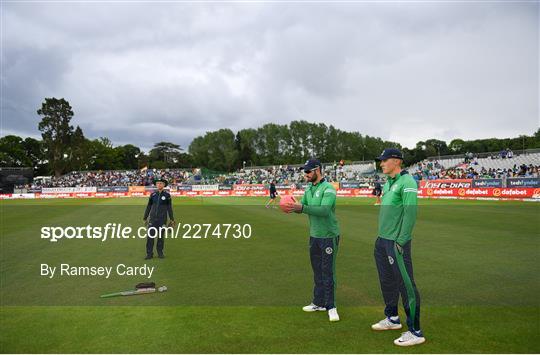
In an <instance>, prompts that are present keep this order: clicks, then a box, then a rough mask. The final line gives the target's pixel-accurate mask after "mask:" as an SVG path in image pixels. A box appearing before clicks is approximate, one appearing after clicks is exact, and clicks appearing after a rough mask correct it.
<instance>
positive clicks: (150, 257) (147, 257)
mask: <svg viewBox="0 0 540 355" xmlns="http://www.w3.org/2000/svg"><path fill="white" fill-rule="evenodd" d="M152 258H153V256H152V255H147V256H146V258H144V260H148V259H152Z"/></svg>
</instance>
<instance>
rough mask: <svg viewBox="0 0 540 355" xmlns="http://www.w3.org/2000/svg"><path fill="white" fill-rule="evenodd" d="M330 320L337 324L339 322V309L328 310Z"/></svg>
mask: <svg viewBox="0 0 540 355" xmlns="http://www.w3.org/2000/svg"><path fill="white" fill-rule="evenodd" d="M328 320H330V322H337V321H339V314H338V313H337V308H336V307H334V308H331V309H329V310H328Z"/></svg>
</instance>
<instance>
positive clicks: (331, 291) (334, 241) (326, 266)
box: [309, 237, 339, 309]
mask: <svg viewBox="0 0 540 355" xmlns="http://www.w3.org/2000/svg"><path fill="white" fill-rule="evenodd" d="M338 245H339V237H336V238H314V237H310V238H309V256H310V259H311V267H312V269H313V280H314V283H315V286H314V287H313V304H315V305H317V306H320V307H326V309H331V308H334V307H335V306H336V304H335V296H336V255H337V251H338Z"/></svg>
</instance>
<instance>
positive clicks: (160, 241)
mask: <svg viewBox="0 0 540 355" xmlns="http://www.w3.org/2000/svg"><path fill="white" fill-rule="evenodd" d="M163 225H165V223H161V222H150V223H149V224H148V227H154V228H155V229H154V228H152V229H148V234H147V236H146V255H148V256H153V255H154V239H157V243H156V251H157V253H158V255H162V254H163V247H164V246H165V237H164V234H165V231H163V230H162V229H161V228H160V227H161V226H163Z"/></svg>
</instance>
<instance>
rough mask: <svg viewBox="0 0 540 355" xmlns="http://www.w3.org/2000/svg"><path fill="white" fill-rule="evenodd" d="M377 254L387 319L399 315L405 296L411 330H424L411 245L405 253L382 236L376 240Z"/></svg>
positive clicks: (408, 244) (404, 305)
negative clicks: (421, 322) (421, 325)
mask: <svg viewBox="0 0 540 355" xmlns="http://www.w3.org/2000/svg"><path fill="white" fill-rule="evenodd" d="M374 255H375V263H376V264H377V271H378V272H379V281H380V283H381V291H382V295H383V299H384V303H385V305H386V307H385V309H384V314H385V315H386V316H387V317H393V316H397V315H398V301H399V295H400V294H401V301H402V303H403V308H405V313H406V314H407V326H408V327H409V330H415V331H416V330H420V294H419V293H418V290H417V288H416V284H415V282H414V277H413V265H412V255H411V242H410V241H409V242H407V243H406V244H405V245H404V246H403V254H401V253H399V251H398V250H397V249H396V246H395V242H394V241H392V240H388V239H384V238H380V237H379V238H377V240H376V241H375V252H374Z"/></svg>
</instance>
